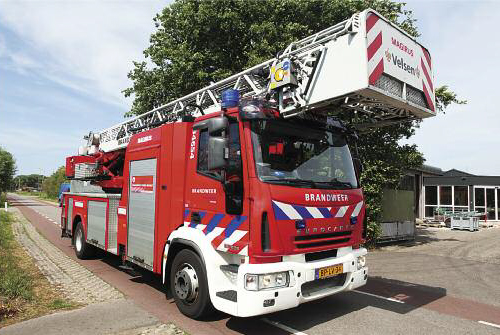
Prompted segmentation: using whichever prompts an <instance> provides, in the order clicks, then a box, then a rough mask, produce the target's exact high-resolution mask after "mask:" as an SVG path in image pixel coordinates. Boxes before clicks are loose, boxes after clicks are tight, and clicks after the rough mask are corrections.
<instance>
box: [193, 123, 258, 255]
mask: <svg viewBox="0 0 500 335" xmlns="http://www.w3.org/2000/svg"><path fill="white" fill-rule="evenodd" d="M218 135H220V136H225V137H227V139H228V143H229V153H228V160H227V166H226V168H225V169H222V170H220V171H209V170H208V140H209V137H210V136H211V135H210V134H209V132H208V128H200V129H198V130H193V136H192V138H193V143H192V146H193V144H194V147H195V150H194V154H193V155H191V156H190V159H189V162H188V176H190V177H189V178H187V187H186V192H187V194H186V197H185V198H186V208H185V212H184V214H185V216H184V220H185V225H186V226H188V227H190V228H193V229H198V230H200V231H202V232H203V233H204V235H205V236H206V238H207V239H208V240H209V241H210V242H211V243H212V246H213V247H214V248H215V249H217V250H220V251H227V252H231V253H240V254H246V253H247V245H248V240H249V232H248V230H249V222H248V209H247V208H248V206H243V204H244V192H245V189H244V187H243V185H244V182H243V172H242V160H241V143H240V124H239V123H238V122H237V120H236V119H229V125H228V128H227V129H226V130H225V131H223V132H222V133H221V134H218ZM244 207H245V209H244Z"/></svg>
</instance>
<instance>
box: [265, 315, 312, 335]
mask: <svg viewBox="0 0 500 335" xmlns="http://www.w3.org/2000/svg"><path fill="white" fill-rule="evenodd" d="M261 320H262V321H264V322H265V323H269V324H270V325H273V326H275V327H278V328H280V329H283V330H284V331H287V332H289V333H291V334H293V335H307V334H306V333H304V332H301V331H298V330H297V329H293V328H292V327H288V326H287V325H284V324H282V323H279V322H277V321H273V320H269V319H266V318H264V319H261Z"/></svg>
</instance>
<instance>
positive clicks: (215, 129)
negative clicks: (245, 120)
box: [207, 116, 229, 136]
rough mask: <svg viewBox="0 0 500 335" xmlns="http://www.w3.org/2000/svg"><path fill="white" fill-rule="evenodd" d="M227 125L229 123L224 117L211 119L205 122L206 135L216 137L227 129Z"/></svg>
mask: <svg viewBox="0 0 500 335" xmlns="http://www.w3.org/2000/svg"><path fill="white" fill-rule="evenodd" d="M228 124H229V123H228V121H227V117H224V116H221V117H215V118H213V119H210V120H208V122H207V126H208V134H209V135H210V136H212V135H218V133H219V132H221V131H222V130H226V129H227V126H228Z"/></svg>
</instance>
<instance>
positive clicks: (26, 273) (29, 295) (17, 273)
mask: <svg viewBox="0 0 500 335" xmlns="http://www.w3.org/2000/svg"><path fill="white" fill-rule="evenodd" d="M14 220H16V218H15V217H14V215H13V214H12V213H7V212H5V211H3V210H0V328H2V327H4V326H6V325H9V324H12V323H16V322H19V321H23V320H27V319H31V318H35V317H38V316H42V315H45V314H49V313H51V312H53V311H56V310H61V309H71V308H75V307H77V306H78V305H77V304H75V303H73V302H71V301H69V300H67V299H65V298H64V297H62V296H61V295H60V293H59V292H57V291H55V290H54V289H53V288H52V287H51V285H50V283H49V282H48V281H47V279H46V278H45V276H44V275H43V274H42V273H41V272H40V271H39V270H38V268H37V267H36V265H35V264H34V262H33V260H32V259H31V258H30V256H29V255H28V254H27V253H26V252H25V251H24V249H23V248H22V247H21V246H20V245H19V244H18V243H17V241H16V240H15V237H14V234H13V231H12V223H13V222H14Z"/></svg>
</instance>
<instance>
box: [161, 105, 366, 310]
mask: <svg viewBox="0 0 500 335" xmlns="http://www.w3.org/2000/svg"><path fill="white" fill-rule="evenodd" d="M190 138H191V141H190V150H189V151H188V152H189V157H188V161H187V164H186V175H187V176H189V178H187V179H186V187H185V192H186V193H185V204H184V206H185V208H184V224H185V225H184V227H181V228H180V229H179V231H178V233H176V232H174V233H173V236H172V237H171V238H172V239H175V238H176V237H175V236H176V235H177V234H178V235H179V236H180V235H189V236H190V238H191V239H193V238H194V236H195V235H199V236H200V240H205V241H204V242H207V241H208V242H210V244H209V245H208V247H207V250H202V254H203V255H204V257H210V262H207V261H205V264H206V266H207V278H208V283H209V290H210V299H211V302H212V303H213V304H214V306H215V307H216V308H217V309H219V310H222V311H224V312H227V313H230V314H232V315H238V316H254V315H258V314H264V313H269V312H273V311H278V310H282V309H286V308H291V307H295V306H297V305H299V304H300V303H302V302H306V301H310V300H314V299H318V298H321V297H324V296H327V295H330V294H333V293H335V292H339V291H343V290H347V289H354V288H356V287H359V286H361V285H364V284H365V283H366V279H367V273H368V269H367V267H366V265H365V255H366V253H367V251H366V249H364V248H362V247H360V245H361V244H362V243H363V242H364V240H363V234H364V226H363V223H364V217H365V206H364V201H363V193H362V190H361V188H360V185H359V172H360V164H359V163H358V164H355V163H354V162H359V160H356V159H355V160H353V158H352V156H351V152H350V149H349V144H353V141H354V140H355V138H356V137H355V134H354V133H353V132H350V131H349V130H348V129H347V128H346V127H344V126H343V125H342V123H341V122H339V121H338V120H335V119H333V118H327V117H324V118H319V119H314V120H312V119H298V118H293V119H284V118H282V117H279V114H278V113H276V112H275V110H274V109H273V108H272V106H268V105H267V103H266V102H265V101H262V100H258V99H249V100H247V101H244V100H243V101H241V103H240V104H239V105H238V106H234V107H230V108H227V109H225V110H223V111H222V112H221V113H218V114H217V113H212V114H210V115H208V116H204V117H203V116H202V117H199V118H197V119H196V120H194V122H193V126H192V136H191V137H190ZM181 231H184V233H181ZM196 245H205V243H203V242H196ZM202 249H203V247H202ZM167 255H168V251H167ZM208 255H211V256H208ZM167 257H168V256H167ZM175 272H176V271H172V272H171V280H172V283H171V284H172V285H173V286H172V290H173V292H174V297H176V298H177V299H178V300H182V297H189V294H188V293H189V292H191V291H193V290H195V289H196V288H194V289H193V288H190V287H189V284H188V285H187V286H186V284H185V283H193V282H195V279H194V278H189V271H187V272H185V274H186V276H187V277H188V278H189V279H188V280H185V278H183V276H181V275H179V276H178V277H175ZM180 273H182V270H181V271H180ZM210 277H212V278H213V279H210ZM176 280H177V281H179V280H181V281H182V283H178V284H177V287H176ZM178 292H180V293H178ZM186 303H187V302H186ZM179 305H180V306H181V310H182V303H181V304H179V303H178V306H179Z"/></svg>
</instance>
